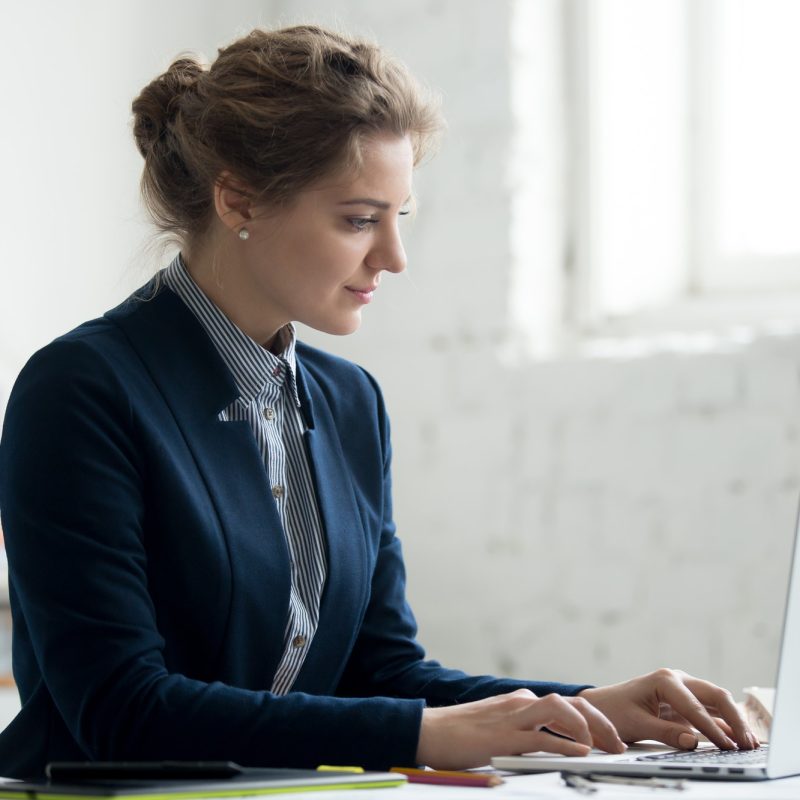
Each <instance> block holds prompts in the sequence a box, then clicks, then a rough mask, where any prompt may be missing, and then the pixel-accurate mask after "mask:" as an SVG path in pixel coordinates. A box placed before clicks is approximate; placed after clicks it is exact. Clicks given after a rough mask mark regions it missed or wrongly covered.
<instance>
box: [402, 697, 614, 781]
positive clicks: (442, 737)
mask: <svg viewBox="0 0 800 800" xmlns="http://www.w3.org/2000/svg"><path fill="white" fill-rule="evenodd" d="M545 727H547V728H548V729H549V730H551V731H555V732H556V733H559V734H561V735H562V736H568V737H570V738H568V739H565V738H561V737H560V736H553V734H552V733H549V732H548V731H547V730H543V728H545ZM593 746H594V747H599V748H601V749H603V750H606V751H608V752H609V753H621V752H623V751H624V750H625V745H624V744H623V742H622V740H621V739H620V738H619V736H618V735H617V732H616V731H615V730H614V726H613V725H612V724H611V723H610V722H609V721H608V719H607V718H606V717H605V716H604V714H603V713H601V711H599V710H598V708H597V707H596V706H594V705H592V704H591V703H589V702H588V701H587V700H584V699H583V698H581V697H562V696H561V695H557V694H549V695H546V696H545V697H541V698H540V697H537V696H536V695H535V694H534V693H533V692H531V691H530V690H528V689H518V690H517V691H516V692H511V693H510V694H504V695H498V696H497V697H489V698H487V699H486V700H478V701H477V702H474V703H464V704H463V705H456V706H446V707H444V708H426V709H425V710H424V711H423V712H422V727H421V730H420V736H419V745H418V748H417V763H419V764H426V765H427V766H429V767H434V768H435V769H466V768H469V767H480V766H483V765H484V764H488V763H489V761H490V760H491V758H492V756H497V755H509V754H517V753H529V752H531V751H534V750H547V751H548V752H551V753H562V754H564V755H567V756H584V755H586V754H587V753H588V752H589V751H590V750H591V748H592V747H593Z"/></svg>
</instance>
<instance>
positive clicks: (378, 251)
mask: <svg viewBox="0 0 800 800" xmlns="http://www.w3.org/2000/svg"><path fill="white" fill-rule="evenodd" d="M407 263H408V259H407V258H406V251H405V248H404V247H403V240H402V238H401V237H400V231H399V230H398V228H397V224H393V225H389V226H387V227H386V229H385V230H384V231H382V232H381V235H380V236H378V237H376V238H375V241H374V243H373V246H372V248H371V249H370V251H369V253H368V254H367V258H366V264H367V266H368V267H369V268H370V269H374V270H378V271H380V270H386V272H402V271H403V270H404V269H405V268H406V264H407Z"/></svg>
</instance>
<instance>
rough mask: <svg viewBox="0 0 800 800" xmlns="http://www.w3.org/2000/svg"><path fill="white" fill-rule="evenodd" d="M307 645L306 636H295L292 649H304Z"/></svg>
mask: <svg viewBox="0 0 800 800" xmlns="http://www.w3.org/2000/svg"><path fill="white" fill-rule="evenodd" d="M305 643H306V637H305V636H295V637H294V639H292V647H303V645H305Z"/></svg>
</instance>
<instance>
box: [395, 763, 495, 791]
mask: <svg viewBox="0 0 800 800" xmlns="http://www.w3.org/2000/svg"><path fill="white" fill-rule="evenodd" d="M391 772H398V773H400V774H401V775H405V776H406V777H407V778H408V782H409V783H438V784H440V785H442V786H478V787H480V786H499V785H500V784H501V783H504V781H503V779H502V778H501V777H500V776H499V775H495V774H494V773H492V772H460V771H459V772H456V771H450V770H440V769H410V768H406V767H392V769H391Z"/></svg>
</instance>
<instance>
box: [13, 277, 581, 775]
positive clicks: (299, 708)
mask: <svg viewBox="0 0 800 800" xmlns="http://www.w3.org/2000/svg"><path fill="white" fill-rule="evenodd" d="M297 365H298V390H299V393H300V398H301V401H302V408H303V414H304V415H305V419H306V422H307V424H308V433H307V435H306V442H307V447H308V453H309V457H310V463H311V467H312V473H313V476H314V480H315V487H316V492H317V497H318V500H319V505H320V512H321V518H322V521H323V525H324V531H325V537H326V542H327V548H328V552H327V558H328V576H327V582H326V584H325V590H324V594H323V597H322V604H321V609H320V622H319V628H318V630H317V633H316V636H315V637H314V640H313V642H312V644H311V646H310V649H309V652H308V656H307V659H306V661H305V664H304V665H303V668H302V671H301V672H300V675H299V677H298V679H297V682H296V683H295V685H294V687H293V690H292V692H291V693H289V694H288V695H287V696H284V697H279V696H275V695H273V694H271V693H270V692H269V691H268V688H269V687H270V685H271V683H272V679H273V675H274V672H275V669H276V666H277V664H278V662H279V659H280V656H281V652H282V649H283V639H284V627H285V623H286V616H287V609H288V603H289V581H290V578H289V557H288V551H287V546H286V542H285V539H284V535H283V532H282V528H281V524H280V520H279V517H278V513H277V509H276V507H275V503H274V500H273V498H272V495H271V493H270V489H269V486H270V484H269V479H268V475H267V473H266V470H265V466H264V463H263V461H262V459H261V457H260V455H259V453H258V450H257V447H256V443H255V438H254V436H253V434H252V432H251V430H250V429H249V427H248V426H247V423H246V422H222V421H220V420H219V419H218V414H219V412H220V411H221V410H222V409H223V408H225V407H226V406H228V405H229V404H230V403H231V402H232V401H233V400H234V399H235V398H236V397H237V390H236V386H235V384H234V381H233V379H232V377H231V375H230V373H229V372H228V370H227V368H226V367H225V365H224V363H223V362H222V360H221V359H220V357H219V355H218V354H217V352H216V350H215V349H214V346H213V345H212V343H211V340H210V339H209V338H208V336H207V335H206V333H205V331H204V330H203V328H202V326H201V325H200V323H199V322H198V321H197V320H196V319H195V317H194V316H193V315H192V313H191V312H190V311H189V310H188V309H187V308H186V306H185V305H184V303H183V302H182V301H181V300H180V299H179V298H178V297H177V296H176V295H175V294H174V293H173V292H172V291H171V290H169V289H168V288H166V287H164V286H163V285H162V286H160V287H158V285H157V284H152V283H151V285H150V289H147V288H146V289H145V290H144V291H143V292H141V293H137V294H136V295H133V296H132V297H131V298H129V299H128V300H127V301H126V302H125V303H123V304H122V305H121V306H119V307H118V308H116V309H114V310H112V311H110V312H108V313H107V314H106V315H105V316H104V317H103V318H101V319H97V320H94V321H91V322H87V323H85V324H84V325H82V326H80V327H79V328H77V329H76V330H74V331H72V332H71V333H68V334H66V335H65V336H63V337H61V338H59V339H57V340H56V341H54V342H53V343H51V344H50V345H48V346H47V347H45V348H43V349H42V350H40V351H39V352H38V353H36V354H35V355H34V356H33V358H32V359H31V360H30V361H29V362H28V364H27V366H26V367H25V369H24V370H23V371H22V373H21V374H20V377H19V378H18V380H17V383H16V385H15V387H14V390H13V392H12V394H11V397H10V401H9V404H8V409H7V412H6V417H5V424H4V429H3V437H2V442H1V443H0V509H1V510H2V524H3V529H4V532H5V536H6V547H7V551H8V558H9V569H10V592H11V607H12V613H13V620H14V638H13V665H14V676H15V678H16V681H17V685H18V687H19V692H20V696H21V700H22V710H21V711H20V713H19V715H18V716H17V717H16V718H15V719H14V720H13V722H12V723H11V724H10V725H9V727H8V728H7V729H6V730H5V731H4V732H3V733H2V734H1V735H0V775H5V776H9V777H35V776H39V775H41V774H42V772H43V769H44V766H45V764H46V763H47V762H49V761H54V760H68V759H71V760H75V759H80V760H84V759H92V760H94V759H100V760H105V759H119V760H122V759H125V760H150V759H215V760H216V759H232V760H234V761H238V762H240V763H242V764H248V765H263V766H295V767H314V766H316V765H318V764H320V763H332V764H362V765H364V766H365V767H370V768H385V767H389V766H392V765H409V764H413V763H414V758H415V751H416V748H417V740H418V734H419V725H420V718H421V714H422V710H423V707H424V706H425V704H426V703H427V704H430V705H443V704H450V703H456V702H465V701H469V700H474V699H479V698H482V697H486V696H489V695H493V694H497V693H501V692H507V691H512V690H513V689H516V688H519V687H521V686H528V687H530V688H532V689H533V690H534V691H536V692H537V693H539V694H544V693H548V692H553V691H557V692H560V693H562V694H574V693H576V692H577V691H579V690H580V689H581V688H584V687H582V686H569V685H564V684H552V683H531V682H522V681H511V680H499V679H496V678H492V677H489V676H482V677H471V676H467V675H465V674H464V673H462V672H458V671H455V670H449V669H445V668H443V667H442V666H440V665H439V664H438V663H436V662H435V661H431V660H426V659H425V654H424V652H423V650H422V648H421V647H420V645H419V644H418V643H417V641H416V639H415V634H416V626H415V622H414V617H413V615H412V613H411V610H410V609H409V607H408V605H407V603H406V599H405V574H404V568H403V559H402V554H401V548H400V542H399V540H398V539H397V537H396V536H395V528H394V524H393V522H392V507H391V483H390V469H389V465H390V455H391V454H390V443H389V423H388V420H387V417H386V413H385V410H384V406H383V402H382V399H381V395H380V391H379V389H378V387H377V385H376V384H375V382H374V381H373V379H372V378H371V377H370V376H369V375H368V374H367V373H366V372H364V371H363V370H362V369H360V368H359V367H357V366H355V365H353V364H351V363H349V362H347V361H344V360H342V359H339V358H336V357H334V356H331V355H327V354H325V353H322V352H321V351H319V350H316V349H313V348H311V347H308V346H304V345H298V348H297Z"/></svg>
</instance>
